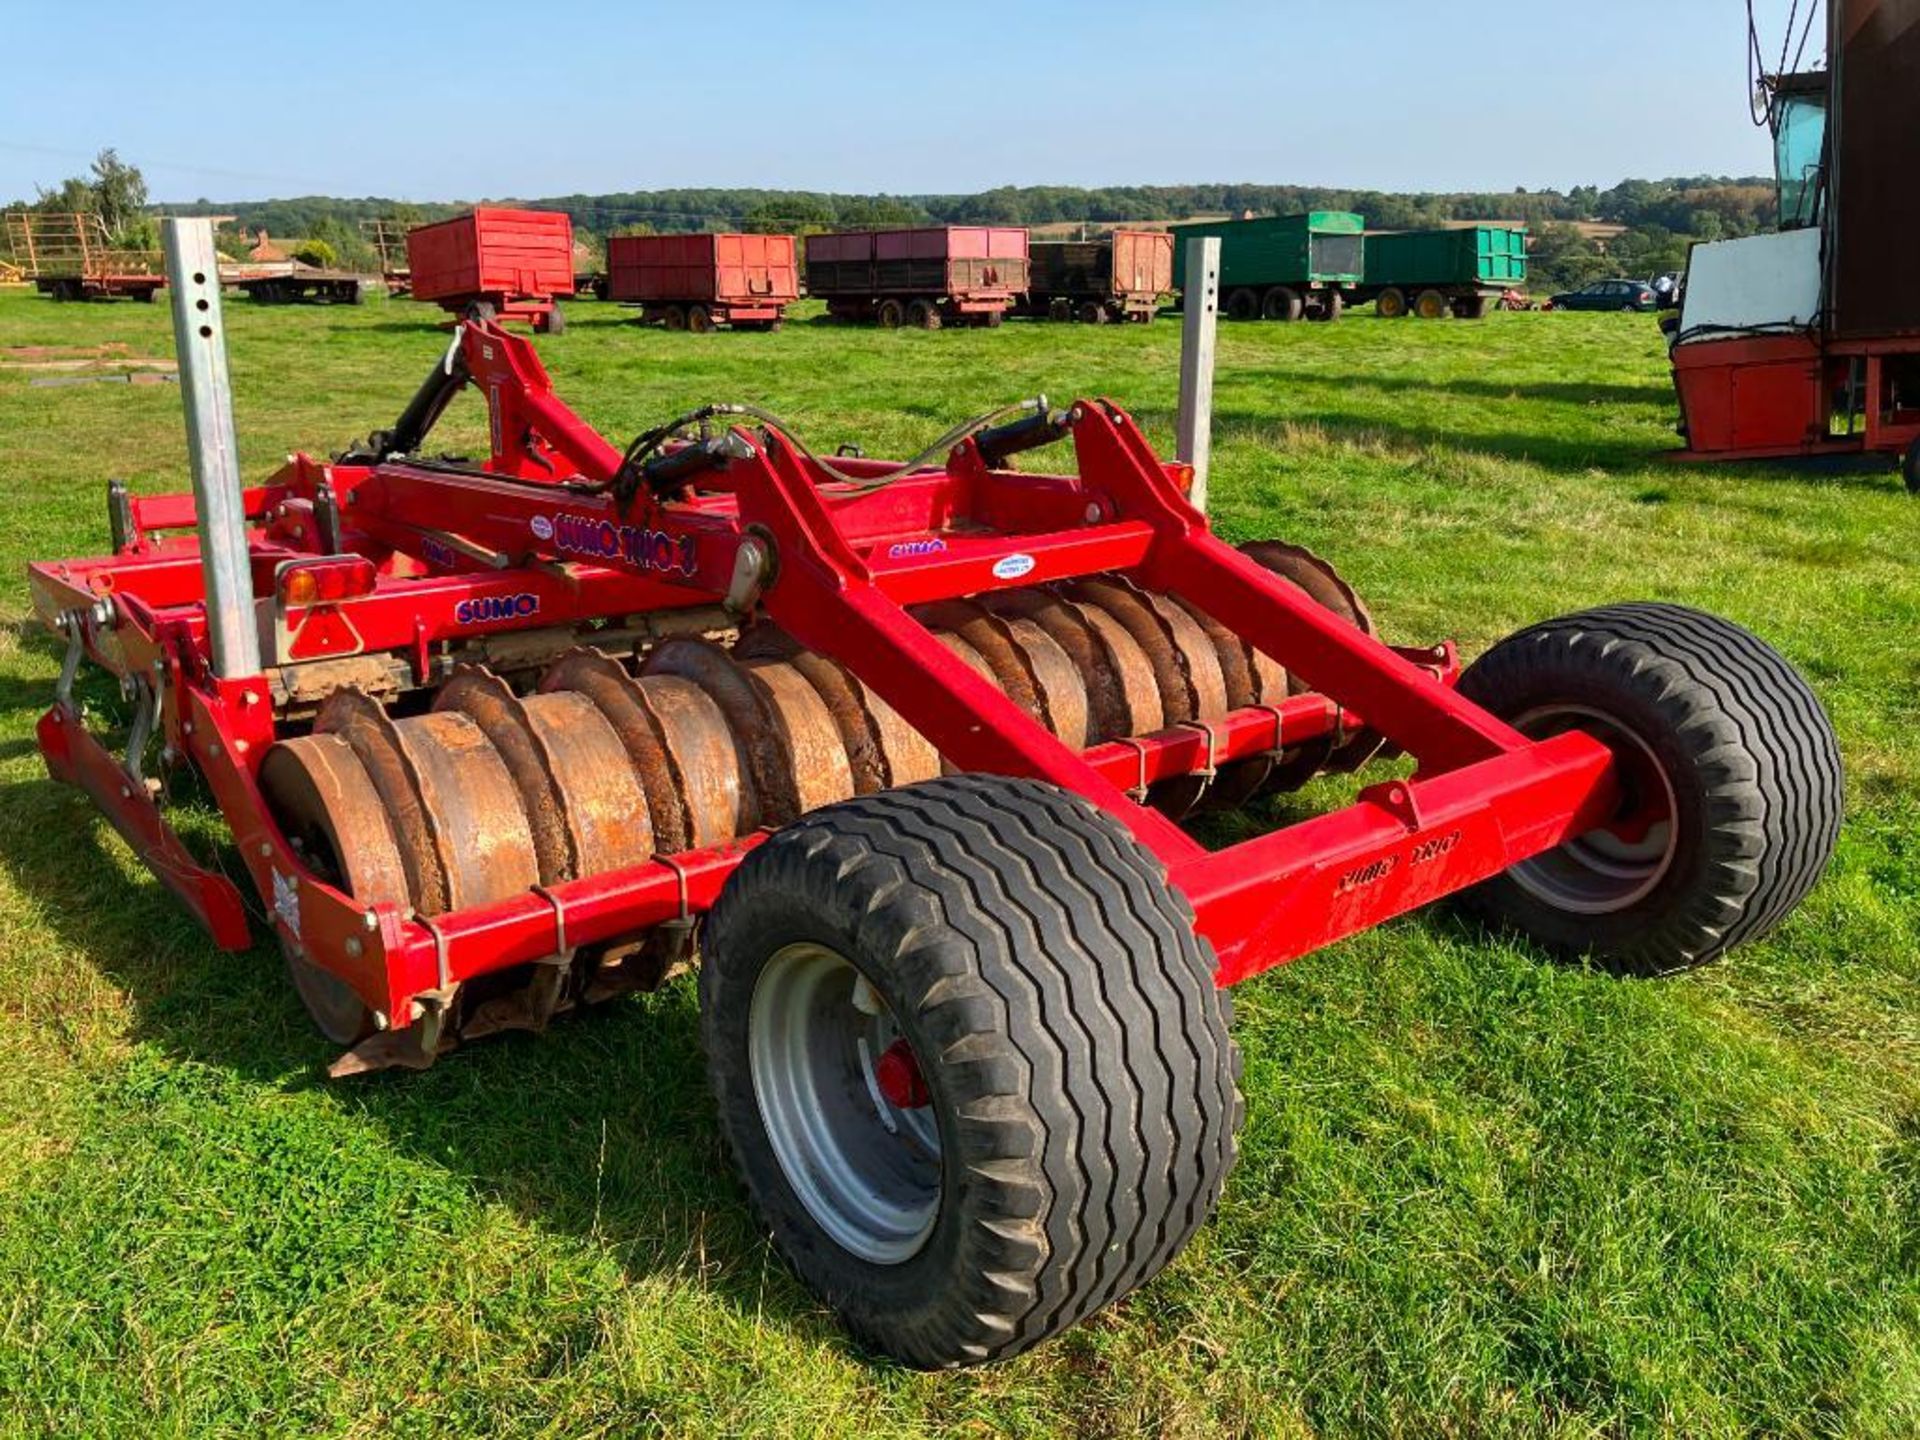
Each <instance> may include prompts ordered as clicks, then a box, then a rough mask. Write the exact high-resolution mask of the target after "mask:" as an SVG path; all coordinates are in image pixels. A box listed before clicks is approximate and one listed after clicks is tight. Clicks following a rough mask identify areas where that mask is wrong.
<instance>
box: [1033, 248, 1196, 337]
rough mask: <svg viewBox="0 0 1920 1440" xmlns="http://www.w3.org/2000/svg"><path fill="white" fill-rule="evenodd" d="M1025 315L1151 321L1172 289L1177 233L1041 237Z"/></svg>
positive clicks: (1103, 321)
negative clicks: (1072, 238) (1049, 238)
mask: <svg viewBox="0 0 1920 1440" xmlns="http://www.w3.org/2000/svg"><path fill="white" fill-rule="evenodd" d="M1028 254H1029V258H1030V260H1031V274H1032V279H1031V281H1030V284H1029V287H1028V290H1027V296H1026V299H1025V301H1024V302H1023V303H1022V304H1021V307H1020V309H1021V313H1022V314H1025V315H1036V316H1044V317H1045V318H1046V319H1048V320H1079V321H1081V322H1083V323H1085V324H1089V325H1104V324H1106V323H1107V322H1108V321H1109V320H1131V321H1136V322H1142V323H1144V322H1145V321H1149V320H1151V319H1153V315H1154V311H1156V310H1157V309H1159V307H1160V297H1161V296H1162V295H1165V294H1167V293H1168V292H1169V291H1171V290H1172V289H1173V237H1172V236H1171V235H1169V234H1167V233H1166V232H1165V231H1164V230H1115V231H1114V232H1113V233H1112V234H1110V235H1103V236H1101V237H1100V238H1099V239H1098V240H1037V241H1034V242H1033V243H1032V244H1031V245H1030V246H1029V247H1028Z"/></svg>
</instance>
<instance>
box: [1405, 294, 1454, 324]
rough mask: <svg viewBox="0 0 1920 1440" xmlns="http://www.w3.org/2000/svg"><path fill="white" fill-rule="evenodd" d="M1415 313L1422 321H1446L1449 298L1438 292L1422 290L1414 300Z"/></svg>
mask: <svg viewBox="0 0 1920 1440" xmlns="http://www.w3.org/2000/svg"><path fill="white" fill-rule="evenodd" d="M1413 313H1414V314H1416V315H1418V316H1419V317H1420V318H1421V319H1422V320H1444V319H1445V318H1446V316H1447V297H1446V296H1444V295H1442V294H1441V293H1440V292H1439V291H1438V290H1422V291H1421V292H1420V294H1419V295H1418V296H1417V297H1415V299H1414V302H1413Z"/></svg>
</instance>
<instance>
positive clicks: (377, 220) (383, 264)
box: [360, 215, 413, 296]
mask: <svg viewBox="0 0 1920 1440" xmlns="http://www.w3.org/2000/svg"><path fill="white" fill-rule="evenodd" d="M408 228H409V227H408V224H407V222H406V221H405V220H398V219H395V218H394V217H392V216H390V215H382V216H376V217H374V218H373V219H369V220H362V221H361V222H360V234H361V237H362V238H363V239H364V240H365V241H366V242H367V244H368V245H369V246H370V247H372V250H373V253H374V254H376V255H378V256H379V257H380V278H381V279H382V280H384V281H386V282H387V293H388V294H389V295H394V296H400V295H406V294H409V293H411V291H412V289H413V275H412V273H411V272H410V271H409V270H408V269H407V230H408Z"/></svg>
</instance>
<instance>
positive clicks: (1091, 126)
mask: <svg viewBox="0 0 1920 1440" xmlns="http://www.w3.org/2000/svg"><path fill="white" fill-rule="evenodd" d="M1785 8H1786V5H1785V0H1776V3H1768V0H1762V4H1761V6H1760V10H1761V14H1762V17H1763V21H1764V20H1765V18H1766V17H1767V16H1768V15H1769V14H1770V13H1771V12H1772V11H1773V10H1776V9H1777V10H1778V11H1780V14H1779V15H1778V16H1774V17H1773V21H1772V28H1773V30H1774V31H1775V32H1777V31H1778V29H1779V27H1780V26H1781V25H1783V24H1784V17H1785ZM172 10H178V11H184V12H187V13H190V14H192V15H194V16H196V17H204V18H205V21H206V22H207V23H205V24H202V25H195V26H192V27H189V26H187V25H185V24H181V23H175V22H173V21H171V20H170V19H169V18H168V12H169V11H172ZM0 14H4V17H5V28H6V31H7V53H8V54H9V56H10V57H13V63H12V64H10V65H9V67H8V72H7V75H6V79H5V82H4V84H3V85H0V200H5V199H8V198H12V197H15V196H21V195H30V194H31V193H32V188H33V186H34V184H35V183H50V182H53V181H55V180H57V179H58V178H59V177H61V176H62V175H66V174H70V173H74V172H76V171H77V170H79V169H80V168H82V167H83V166H84V164H85V162H86V160H87V159H88V157H89V156H90V155H91V154H92V153H93V152H94V151H95V150H97V149H98V148H99V147H100V146H103V145H114V146H117V147H119V149H120V151H121V153H122V155H123V156H125V157H126V158H128V159H130V160H132V161H134V162H135V163H137V164H139V165H141V166H142V167H143V169H144V170H145V171H146V173H147V176H148V180H149V183H150V185H151V188H152V190H153V193H154V195H155V197H156V198H157V199H162V200H168V199H172V200H190V199H193V198H196V197H199V196H207V197H209V198H213V199H246V198H260V197H265V196H272V195H298V194H313V193H330V194H339V195H387V196H393V197H397V198H401V199H410V200H460V199H475V198H480V197H483V196H505V195H522V196H530V195H555V194H563V193H568V192H574V191H584V192H595V191H608V190H630V189H653V188H659V187H664V186H681V185H700V184H727V185H756V186H770V187H798V188H807V189H820V190H841V191H870V190H886V191H893V192H929V191H970V190H979V189H985V188H988V187H990V186H993V185H996V184H1043V183H1053V184H1077V185H1100V184H1123V183H1142V184H1155V183H1177V182H1181V181H1206V180H1236V181H1260V182H1269V183H1285V182H1298V183H1303V184H1328V185H1341V186H1349V185H1350V186H1354V187H1363V188H1379V189H1393V190H1453V189H1496V190H1498V189H1510V188H1512V187H1514V186H1516V185H1524V186H1527V187H1529V188H1535V189H1538V188H1546V187H1561V188H1564V187H1566V186H1569V185H1574V184H1580V183H1597V184H1601V185H1607V184H1611V183H1613V182H1614V181H1616V180H1618V179H1620V178H1622V177H1624V176H1627V175H1669V174H1698V173H1749V174H1754V173H1761V172H1763V171H1765V170H1766V169H1767V166H1768V155H1767V149H1766V146H1765V143H1764V137H1763V136H1762V135H1761V134H1760V133H1759V132H1757V131H1755V130H1754V129H1753V128H1752V127H1751V126H1750V124H1749V123H1748V121H1747V116H1746V104H1745V98H1744V92H1745V89H1746V78H1745V59H1744V54H1745V51H1744V47H1745V14H1744V10H1743V8H1742V6H1741V4H1740V3H1739V0H1663V3H1656V0H1610V3H1607V4H1605V5H1585V4H1573V3H1568V0H1547V3H1545V4H1535V5H1532V6H1514V5H1507V6H1490V5H1477V6H1463V5H1455V4H1448V3H1442V0H1344V3H1335V0H1270V3H1266V4H1254V3H1246V4H1242V3H1206V0H1193V3H1189V4H1184V5H1182V4H1177V3H1166V0H1161V3H1154V4H1137V3H1133V0H1109V3H1105V4H1091V3H1080V0H1068V3H1058V4H1031V5H1024V6H1023V5H1021V4H1019V3H1017V0H1016V3H1014V4H1007V3H1005V0H978V3H976V4H973V5H968V4H966V3H963V0H945V3H940V4H932V5H930V4H924V3H921V4H915V3H910V0H899V3H882V0H857V3H847V4H836V3H828V0H812V3H807V4H801V3H792V4H779V3H764V0H733V3H729V4H706V5H700V4H684V3H683V4H673V5H662V4H649V3H625V4H609V3H587V0H536V3H523V4H514V5H510V4H501V3H495V0H468V3H464V4H458V5H456V4H447V3H441V0H430V3H420V4H408V3H398V0H396V3H391V4H387V5H383V6H375V5H366V4H361V3H355V0H341V3H330V4H326V5H311V6H308V5H290V4H268V5H249V4H245V3H242V4H235V5H224V6H202V5H183V6H171V5H156V4H153V3H151V0H148V3H144V4H126V3H121V0H88V3H86V4H69V5H54V4H49V3H46V0H7V3H6V4H5V5H4V6H0ZM309 17H311V18H309ZM1489 20H1491V21H1492V22H1494V23H1493V24H1491V25H1489V26H1487V27H1486V28H1485V29H1484V30H1483V29H1480V28H1478V27H1480V26H1482V25H1483V24H1485V22H1487V21H1489ZM1508 21H1511V22H1512V24H1513V25H1514V26H1515V27H1517V28H1518V33H1512V32H1511V31H1508V32H1507V33H1502V28H1503V25H1504V24H1505V23H1506V22H1508ZM1817 43H1818V42H1817V37H1816V46H1817ZM22 61H25V62H26V63H21V62H22Z"/></svg>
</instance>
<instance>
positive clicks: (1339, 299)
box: [1313, 290, 1347, 322]
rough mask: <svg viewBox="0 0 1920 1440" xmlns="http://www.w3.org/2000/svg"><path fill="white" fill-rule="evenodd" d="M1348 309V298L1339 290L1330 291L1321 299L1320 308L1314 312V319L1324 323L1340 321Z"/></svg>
mask: <svg viewBox="0 0 1920 1440" xmlns="http://www.w3.org/2000/svg"><path fill="white" fill-rule="evenodd" d="M1346 308H1347V302H1346V298H1345V297H1344V296H1343V295H1341V293H1340V292H1339V291H1338V290H1329V291H1327V293H1326V294H1325V295H1323V296H1321V297H1320V308H1319V309H1318V310H1315V311H1314V312H1313V318H1314V319H1316V320H1319V321H1322V322H1325V321H1331V320H1338V319H1339V318H1340V315H1341V312H1342V311H1344V310H1345V309H1346Z"/></svg>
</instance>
